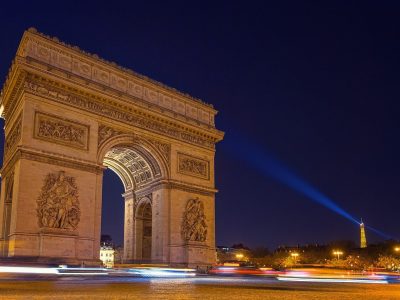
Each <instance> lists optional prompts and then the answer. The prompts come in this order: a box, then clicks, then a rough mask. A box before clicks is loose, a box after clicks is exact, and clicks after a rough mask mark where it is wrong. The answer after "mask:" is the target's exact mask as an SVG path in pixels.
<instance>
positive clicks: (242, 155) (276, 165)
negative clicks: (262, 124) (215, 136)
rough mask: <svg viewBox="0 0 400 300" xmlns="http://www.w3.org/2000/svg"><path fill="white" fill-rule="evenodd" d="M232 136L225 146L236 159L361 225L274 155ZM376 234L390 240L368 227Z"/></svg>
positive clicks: (234, 135) (237, 135)
mask: <svg viewBox="0 0 400 300" xmlns="http://www.w3.org/2000/svg"><path fill="white" fill-rule="evenodd" d="M232 132H235V133H234V134H232V135H233V136H231V137H230V138H226V139H225V140H224V143H223V144H222V145H223V146H225V147H226V149H227V150H228V151H229V152H230V153H231V154H232V155H234V156H235V157H237V158H238V159H241V160H245V161H247V162H248V163H250V164H251V165H252V166H253V167H254V168H256V169H258V170H259V171H260V172H262V173H263V174H264V175H265V176H268V177H271V178H274V179H276V180H277V181H279V182H281V183H283V184H285V185H287V186H288V187H290V188H292V189H293V190H295V191H297V192H299V193H301V194H303V195H305V196H307V197H308V198H309V199H311V200H312V201H314V202H316V203H318V204H321V205H323V206H325V207H326V208H328V209H330V210H332V211H334V212H336V213H337V214H339V215H341V216H342V217H344V218H346V219H347V220H349V221H351V222H353V223H354V224H357V225H358V226H359V225H360V223H359V222H358V221H357V220H356V218H354V217H353V216H352V215H351V214H349V213H348V212H347V211H345V210H344V209H343V208H341V207H340V206H339V205H337V204H336V203H335V202H334V201H333V200H331V199H330V198H329V197H327V196H325V195H324V194H322V193H321V192H320V191H318V190H317V189H316V188H315V187H313V186H312V185H311V184H309V183H308V182H306V181H305V180H303V179H302V178H300V177H299V176H297V175H296V174H295V173H294V172H292V171H291V170H290V169H289V168H287V167H286V166H285V165H283V164H282V163H281V162H279V161H278V160H277V159H275V158H274V157H273V156H272V155H270V154H268V153H267V152H266V151H264V150H263V149H260V147H257V146H256V145H254V144H253V143H251V142H249V141H248V140H247V139H246V138H244V137H243V136H242V135H240V134H238V131H237V130H235V131H232ZM368 228H369V229H371V230H372V231H374V232H375V233H376V234H378V235H380V236H382V237H384V238H390V235H388V234H385V233H383V232H381V231H379V230H377V229H374V228H372V227H368Z"/></svg>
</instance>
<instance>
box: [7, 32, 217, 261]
mask: <svg viewBox="0 0 400 300" xmlns="http://www.w3.org/2000/svg"><path fill="white" fill-rule="evenodd" d="M17 57H19V58H22V59H17V60H15V61H14V65H13V67H12V68H11V69H10V74H9V76H8V78H9V79H10V80H7V81H6V83H5V84H4V86H3V91H2V93H1V94H2V97H0V104H1V105H0V106H1V109H0V117H2V118H4V119H5V125H4V133H5V147H4V161H3V166H2V174H3V175H4V176H5V177H6V178H7V176H8V174H11V172H12V173H13V174H14V177H15V179H14V182H15V184H14V185H13V189H12V191H13V193H12V201H11V200H10V199H9V197H8V196H7V195H8V193H7V190H8V187H10V186H11V185H10V183H9V180H7V179H5V180H2V181H1V190H2V192H1V193H0V247H2V251H0V256H6V257H12V258H13V259H19V258H23V261H27V259H28V258H29V260H32V261H33V262H35V261H38V260H39V261H41V262H57V263H59V264H74V265H80V264H82V263H85V264H86V265H87V266H88V265H97V264H99V263H100V260H99V251H100V234H101V208H102V199H103V193H102V186H103V171H104V169H105V168H104V166H106V167H109V168H110V169H112V170H113V171H114V172H115V173H117V174H118V176H119V177H120V178H121V180H122V182H123V184H124V188H125V193H124V195H123V197H124V199H125V202H124V205H125V216H124V221H125V223H124V224H125V225H124V226H125V227H124V247H125V246H126V247H125V248H124V253H127V255H128V258H129V259H132V260H135V259H136V258H138V256H137V257H135V251H134V250H135V247H134V243H135V239H136V236H135V230H134V229H135V227H134V224H135V220H136V217H138V218H141V217H143V216H145V215H146V214H143V212H145V211H146V210H145V208H146V209H147V212H149V209H150V208H151V215H152V240H151V248H152V249H151V250H152V251H151V260H152V262H154V263H155V262H157V263H163V264H164V263H167V264H170V265H180V266H201V265H203V266H204V265H210V264H211V263H213V262H214V261H215V234H214V232H215V230H214V218H215V217H214V215H215V210H214V204H215V193H216V191H217V190H216V189H215V181H214V159H215V144H216V143H217V142H218V141H220V140H221V139H222V138H223V135H224V134H223V132H221V131H219V130H218V129H216V128H215V122H214V118H215V115H216V113H217V111H216V110H215V109H214V108H213V107H212V106H211V105H207V104H205V103H203V102H202V101H200V100H198V99H195V98H192V97H191V96H189V95H187V94H184V93H181V92H179V91H177V90H175V89H173V88H169V87H167V86H165V85H163V84H160V83H158V82H156V81H153V80H151V79H149V78H146V77H143V76H140V75H138V74H136V73H135V72H130V71H127V70H126V69H124V68H119V67H117V66H115V65H114V64H109V63H107V62H105V61H104V60H100V59H99V58H98V57H97V56H91V55H89V54H87V53H85V52H79V51H77V50H76V49H75V48H74V49H73V48H71V47H70V46H68V45H66V44H64V43H60V42H58V40H55V39H51V38H49V37H46V36H44V35H42V34H40V33H37V32H36V31H35V30H30V31H27V32H25V33H24V36H23V40H22V41H21V44H20V47H19V48H18V52H17ZM25 58H26V59H25ZM49 66H51V67H49ZM82 80H83V81H85V83H86V84H82V82H83V81H82ZM113 149H114V150H116V151H114V152H110V151H113ZM107 153H109V155H107ZM121 153H122V154H121ZM125 154H126V155H127V156H130V157H131V158H132V159H133V160H135V163H138V164H139V165H137V167H136V169H135V167H132V165H129V164H126V163H124V159H123V157H122V156H123V155H125ZM139 156H140V158H139ZM105 157H107V159H106V161H105V160H104V158H105ZM133 166H134V165H133ZM147 172H149V173H147ZM64 173H65V177H66V178H68V180H67V182H65V180H64V179H62V178H64V176H61V175H60V174H64ZM135 176H139V177H135ZM53 183H56V186H61V187H62V188H63V189H64V190H65V191H66V193H61V192H60V193H59V196H58V197H57V199H55V198H54V196H53V193H52V189H53V187H54V185H52V184H53ZM7 186H8V187H7ZM68 186H69V187H68ZM48 194H51V197H52V198H53V199H50V200H51V201H47V200H49V197H48ZM142 197H148V199H150V200H151V206H150V205H149V204H146V205H147V206H144V207H141V205H144V204H140V203H141V202H140V201H139V200H140V199H142ZM196 197H201V199H202V201H203V204H204V214H205V216H206V220H208V223H207V224H208V227H207V239H206V240H205V241H204V242H200V243H199V241H198V240H196V239H195V240H190V239H188V240H185V239H184V238H183V237H182V234H181V227H182V222H181V221H182V217H183V215H184V214H187V213H185V206H184V203H185V202H186V201H187V200H188V199H194V198H196ZM71 199H74V200H73V201H72V200H71ZM42 200H43V201H42ZM78 200H79V201H78ZM71 201H72V203H73V204H74V205H73V206H74V210H72V208H71ZM60 203H61V204H60ZM138 204H139V209H138V210H137V211H136V208H137V205H138ZM44 206H46V209H45V210H40V209H38V208H40V207H44ZM66 211H69V212H71V214H70V215H68V216H69V220H70V221H71V222H72V221H74V222H73V223H71V222H70V223H69V225H71V224H73V225H74V226H67V227H68V228H54V226H53V225H54V222H48V221H47V220H53V219H54V217H55V216H56V215H57V216H58V217H60V216H61V218H64V217H65V216H66ZM77 212H78V213H77ZM136 213H138V214H136ZM44 214H45V217H44V218H43V215H44ZM147 215H148V216H149V215H150V214H147ZM78 217H79V218H78ZM60 220H61V219H60ZM64 220H65V219H64ZM188 220H189V221H190V220H191V219H190V218H188ZM76 223H77V224H76ZM8 224H10V225H8ZM57 224H58V223H57ZM188 224H190V222H188ZM58 227H60V226H58ZM61 227H63V226H61ZM190 236H193V235H190ZM195 236H198V235H195ZM125 242H126V243H125ZM125 250H126V251H125Z"/></svg>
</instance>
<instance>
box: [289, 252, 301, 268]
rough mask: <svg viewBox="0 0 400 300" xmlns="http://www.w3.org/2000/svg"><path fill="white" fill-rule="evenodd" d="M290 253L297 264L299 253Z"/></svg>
mask: <svg viewBox="0 0 400 300" xmlns="http://www.w3.org/2000/svg"><path fill="white" fill-rule="evenodd" d="M290 255H291V256H292V257H293V259H294V264H295V265H296V264H297V258H298V257H299V253H297V252H292V253H290Z"/></svg>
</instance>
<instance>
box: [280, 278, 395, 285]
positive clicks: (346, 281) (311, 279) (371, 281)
mask: <svg viewBox="0 0 400 300" xmlns="http://www.w3.org/2000/svg"><path fill="white" fill-rule="evenodd" d="M277 279H278V280H281V281H299V282H329V283H378V284H388V283H389V282H388V281H387V280H375V279H339V278H312V277H309V278H307V277H277Z"/></svg>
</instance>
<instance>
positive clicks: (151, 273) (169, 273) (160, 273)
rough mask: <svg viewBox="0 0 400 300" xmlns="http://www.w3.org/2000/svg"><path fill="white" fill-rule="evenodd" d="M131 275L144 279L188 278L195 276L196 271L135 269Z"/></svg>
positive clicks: (131, 270) (131, 271)
mask: <svg viewBox="0 0 400 300" xmlns="http://www.w3.org/2000/svg"><path fill="white" fill-rule="evenodd" d="M129 272H130V273H133V274H137V275H140V276H143V277H188V276H195V275H196V273H195V270H194V269H172V268H134V269H129Z"/></svg>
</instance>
